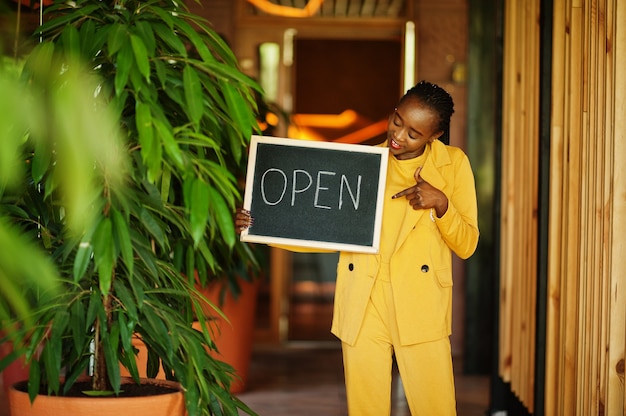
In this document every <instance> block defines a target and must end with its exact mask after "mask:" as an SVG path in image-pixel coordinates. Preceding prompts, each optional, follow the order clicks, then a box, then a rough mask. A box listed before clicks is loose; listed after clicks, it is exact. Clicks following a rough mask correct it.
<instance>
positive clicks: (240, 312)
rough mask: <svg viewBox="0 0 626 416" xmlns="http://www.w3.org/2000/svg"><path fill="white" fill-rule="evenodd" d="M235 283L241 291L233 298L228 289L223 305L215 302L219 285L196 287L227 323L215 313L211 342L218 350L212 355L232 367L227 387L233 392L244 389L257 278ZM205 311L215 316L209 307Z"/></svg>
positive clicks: (250, 353)
mask: <svg viewBox="0 0 626 416" xmlns="http://www.w3.org/2000/svg"><path fill="white" fill-rule="evenodd" d="M239 284H240V286H241V293H240V295H239V296H238V297H237V299H235V298H233V296H232V294H231V293H230V292H229V293H227V294H226V296H225V300H224V304H223V305H220V303H219V293H220V287H218V286H210V287H207V288H201V289H200V290H201V291H202V293H203V294H204V296H206V297H207V299H209V300H210V301H211V302H212V303H213V304H214V305H216V306H218V307H219V308H220V310H221V311H222V312H223V313H224V315H226V317H227V318H228V322H226V321H224V319H223V318H222V317H219V316H217V317H216V318H215V319H216V324H217V327H218V329H219V330H218V331H217V334H216V338H215V339H214V341H215V344H216V345H217V349H218V351H219V353H217V354H216V353H214V354H213V355H214V357H215V358H217V359H219V360H222V361H224V362H226V363H228V364H230V365H231V366H233V368H234V369H235V371H236V372H237V377H236V378H235V379H234V380H233V383H232V385H231V389H230V391H231V393H233V394H234V393H240V392H242V391H244V390H245V389H246V383H247V382H248V373H249V369H250V359H251V356H252V344H253V340H254V323H255V319H254V317H255V311H256V299H257V292H258V288H259V280H258V279H256V280H255V281H254V282H248V281H244V280H241V281H240V282H239ZM206 312H207V313H208V314H209V315H215V314H214V311H213V310H212V309H210V308H209V309H207V310H206Z"/></svg>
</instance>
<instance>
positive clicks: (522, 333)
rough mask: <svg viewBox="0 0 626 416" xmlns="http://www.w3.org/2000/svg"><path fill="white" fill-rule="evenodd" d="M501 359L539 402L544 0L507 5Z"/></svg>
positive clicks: (528, 397) (519, 389)
mask: <svg viewBox="0 0 626 416" xmlns="http://www.w3.org/2000/svg"><path fill="white" fill-rule="evenodd" d="M504 42H505V44H504V79H503V85H504V91H503V105H504V108H503V120H502V124H503V132H502V137H503V139H502V142H503V143H502V169H503V172H502V175H503V176H502V187H503V189H502V201H501V203H502V224H501V263H500V264H501V270H500V276H501V283H500V339H499V342H500V355H499V357H500V363H499V371H500V375H501V377H502V379H503V380H504V381H506V382H510V383H511V388H512V390H513V391H514V392H515V394H516V395H517V396H518V397H519V398H520V400H521V401H522V402H523V403H524V404H525V405H526V406H527V407H528V408H529V409H531V410H532V409H533V406H534V380H535V374H534V369H535V302H536V293H537V284H536V281H537V277H536V276H537V204H538V143H539V124H538V116H539V112H538V109H539V0H519V1H507V2H506V4H505V35H504Z"/></svg>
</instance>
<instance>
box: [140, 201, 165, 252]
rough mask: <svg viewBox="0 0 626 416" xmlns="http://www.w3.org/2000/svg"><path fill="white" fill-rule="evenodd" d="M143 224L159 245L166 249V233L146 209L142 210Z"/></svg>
mask: <svg viewBox="0 0 626 416" xmlns="http://www.w3.org/2000/svg"><path fill="white" fill-rule="evenodd" d="M140 219H141V223H142V225H143V226H144V227H146V230H147V231H148V232H149V233H150V234H151V235H152V236H153V237H154V238H155V239H156V241H157V243H158V244H159V245H160V246H161V247H164V246H165V245H166V241H165V232H164V230H163V228H161V226H160V225H159V223H158V221H157V220H156V219H155V218H154V217H153V216H152V214H151V213H150V211H148V210H147V209H146V208H145V207H142V208H141V217H140Z"/></svg>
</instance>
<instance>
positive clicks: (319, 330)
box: [287, 38, 403, 341]
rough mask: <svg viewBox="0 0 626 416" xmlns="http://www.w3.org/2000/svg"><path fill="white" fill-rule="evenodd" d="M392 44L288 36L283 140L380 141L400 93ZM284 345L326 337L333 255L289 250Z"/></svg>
mask: <svg viewBox="0 0 626 416" xmlns="http://www.w3.org/2000/svg"><path fill="white" fill-rule="evenodd" d="M402 62H403V58H402V43H401V40H400V39H395V40H394V39H390V40H364V39H358V40H354V39H345V40H342V39H298V38H296V39H295V42H294V65H293V67H292V68H293V69H292V71H293V72H292V74H291V79H292V80H293V81H292V85H291V91H292V94H293V97H294V106H293V123H294V124H293V126H291V127H290V131H289V137H292V138H301V139H306V140H324V141H336V142H342V143H359V144H369V145H371V144H377V143H380V142H382V141H384V140H385V134H386V128H387V118H388V116H389V114H390V113H391V112H392V110H393V108H394V106H395V104H396V103H397V101H398V99H399V97H400V95H401V92H402V91H401V85H402ZM290 257H291V265H290V268H291V276H292V279H291V284H290V287H289V291H288V296H289V314H288V320H287V322H288V330H287V340H288V341H328V340H334V339H335V338H334V336H333V335H331V334H330V325H331V319H332V304H333V295H334V287H335V277H336V274H335V272H336V264H337V260H338V257H339V256H338V254H337V253H292V254H291V256H290Z"/></svg>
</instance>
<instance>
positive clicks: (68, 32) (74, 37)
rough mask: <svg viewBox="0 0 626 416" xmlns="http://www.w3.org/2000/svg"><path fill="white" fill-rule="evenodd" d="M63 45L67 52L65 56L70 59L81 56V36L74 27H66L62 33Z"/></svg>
mask: <svg viewBox="0 0 626 416" xmlns="http://www.w3.org/2000/svg"><path fill="white" fill-rule="evenodd" d="M60 40H61V44H62V45H63V49H64V50H65V54H66V55H67V56H69V57H75V56H79V53H80V36H79V35H78V30H77V29H76V27H74V26H66V27H65V29H64V30H63V33H61V39H60Z"/></svg>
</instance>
